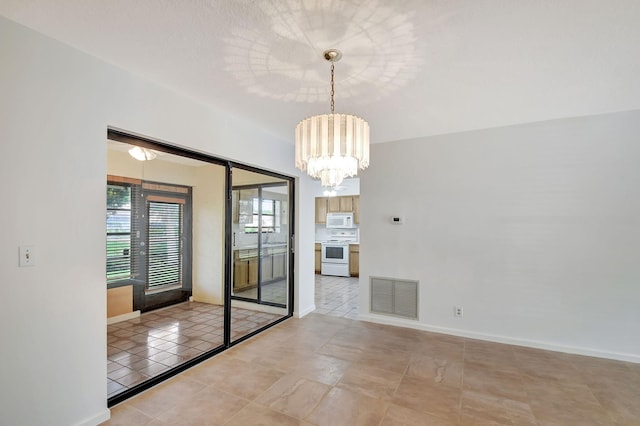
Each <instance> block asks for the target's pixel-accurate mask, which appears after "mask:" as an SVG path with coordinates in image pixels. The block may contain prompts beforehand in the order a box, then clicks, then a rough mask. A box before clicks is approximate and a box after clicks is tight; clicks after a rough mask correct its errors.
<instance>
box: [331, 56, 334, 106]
mask: <svg viewBox="0 0 640 426" xmlns="http://www.w3.org/2000/svg"><path fill="white" fill-rule="evenodd" d="M334 94H335V90H334V87H333V62H331V114H333V109H334V106H335V104H334V101H333V95H334Z"/></svg>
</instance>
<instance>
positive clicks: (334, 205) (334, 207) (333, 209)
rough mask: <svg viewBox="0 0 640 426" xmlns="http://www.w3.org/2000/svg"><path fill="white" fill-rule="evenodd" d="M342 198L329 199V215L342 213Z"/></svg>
mask: <svg viewBox="0 0 640 426" xmlns="http://www.w3.org/2000/svg"><path fill="white" fill-rule="evenodd" d="M340 198H341V197H328V198H327V200H328V207H327V212H329V213H342V210H340Z"/></svg>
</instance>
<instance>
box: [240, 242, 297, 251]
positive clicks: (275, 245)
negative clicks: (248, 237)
mask: <svg viewBox="0 0 640 426" xmlns="http://www.w3.org/2000/svg"><path fill="white" fill-rule="evenodd" d="M286 246H287V243H263V244H262V246H261V247H262V248H273V247H286ZM257 248H258V245H257V244H248V245H246V246H242V247H234V248H233V249H234V250H253V249H257Z"/></svg>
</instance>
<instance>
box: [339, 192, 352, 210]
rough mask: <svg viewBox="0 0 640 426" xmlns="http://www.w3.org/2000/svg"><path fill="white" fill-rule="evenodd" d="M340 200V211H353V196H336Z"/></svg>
mask: <svg viewBox="0 0 640 426" xmlns="http://www.w3.org/2000/svg"><path fill="white" fill-rule="evenodd" d="M337 198H338V200H339V201H340V211H341V212H352V211H353V197H351V196H348V197H337Z"/></svg>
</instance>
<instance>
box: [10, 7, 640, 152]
mask: <svg viewBox="0 0 640 426" xmlns="http://www.w3.org/2000/svg"><path fill="white" fill-rule="evenodd" d="M0 14H2V15H4V16H5V17H7V18H9V19H12V20H15V21H17V22H20V23H22V24H24V25H26V26H28V27H31V28H34V29H36V30H38V31H40V32H42V33H44V34H46V35H49V36H51V37H53V38H56V39H58V40H61V41H63V42H64V43H67V44H70V45H72V46H75V47H76V48H78V49H80V50H83V51H85V52H88V53H90V54H92V55H95V56H97V57H100V58H103V59H104V60H106V61H108V62H110V63H113V64H116V65H118V66H120V67H122V68H125V69H127V70H130V71H132V72H134V73H136V74H139V75H142V76H144V77H146V78H149V79H151V80H153V81H156V82H158V83H160V84H161V85H163V86H166V87H170V88H172V89H174V90H176V91H178V92H182V93H184V94H186V95H188V96H190V97H193V98H196V99H199V100H201V101H203V102H206V103H209V104H212V105H216V106H217V107H219V108H222V109H224V110H226V111H228V112H230V113H231V114H233V115H237V116H241V117H245V118H246V119H248V120H250V121H252V122H254V123H256V124H257V125H258V126H259V127H262V128H264V129H266V130H268V131H269V132H271V133H274V134H277V135H279V136H281V137H282V138H283V139H285V140H288V141H291V142H292V141H293V129H294V128H295V125H296V124H297V122H298V121H300V120H301V119H303V118H305V117H307V116H310V115H315V114H318V113H326V112H328V111H329V64H328V63H327V62H326V61H325V60H324V59H323V58H322V52H323V51H324V50H325V49H327V48H338V49H340V50H342V52H343V54H344V56H343V59H342V60H341V61H340V62H338V63H337V64H336V112H345V113H352V114H356V115H359V116H362V117H364V118H365V119H367V120H368V121H369V123H370V125H371V134H372V141H373V142H381V141H393V140H400V139H408V138H415V137H420V136H427V135H434V134H442V133H451V132H459V131H464V130H471V129H479V128H488V127H495V126H503V125H509V124H516V123H523V122H531V121H539V120H546V119H552V118H560V117H571V116H580V115H589V114H598V113H604V112H612V111H622V110H629V109H638V108H640V78H639V77H638V76H640V24H639V23H640V1H638V0H218V1H216V0H190V1H189V0H181V1H180V0H135V1H132V0H111V1H106V0H105V1H98V0H93V1H87V0H84V1H82V0H56V1H51V0H0Z"/></svg>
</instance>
